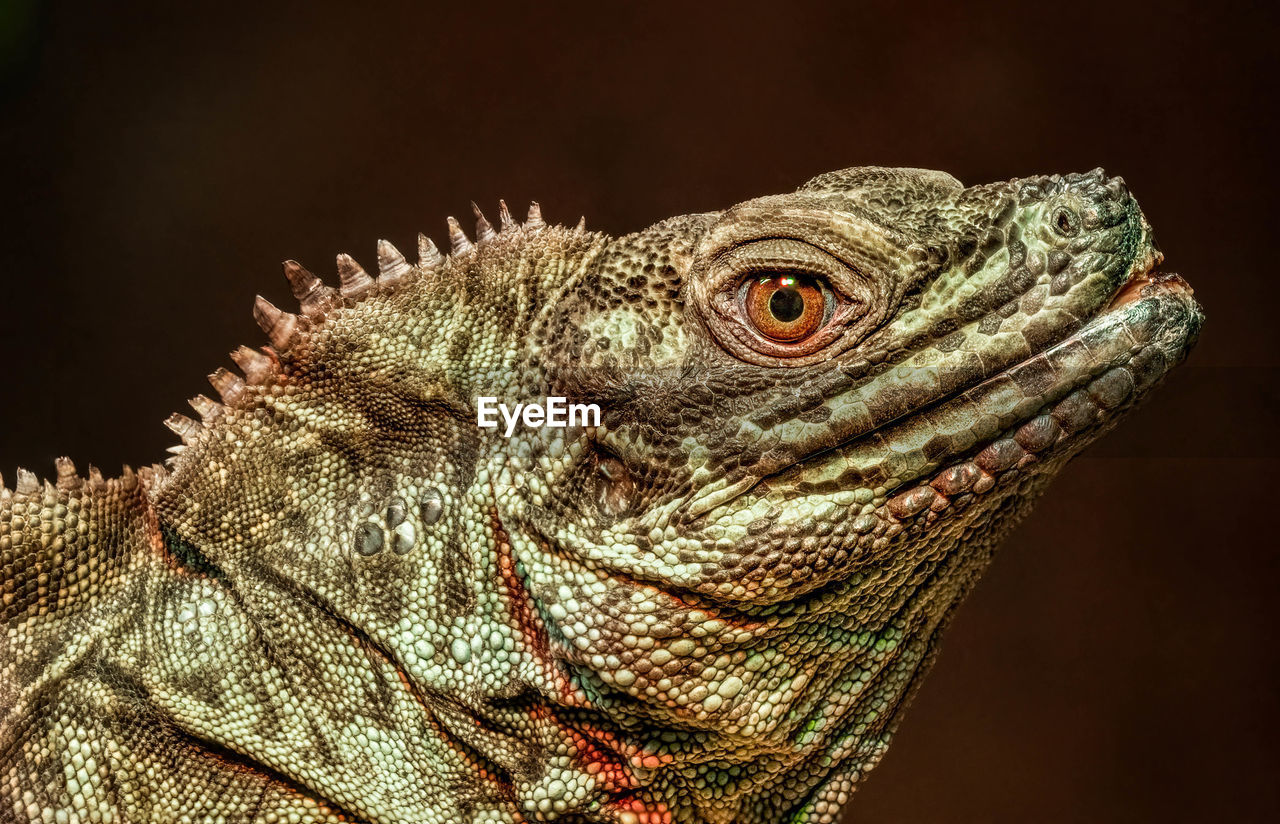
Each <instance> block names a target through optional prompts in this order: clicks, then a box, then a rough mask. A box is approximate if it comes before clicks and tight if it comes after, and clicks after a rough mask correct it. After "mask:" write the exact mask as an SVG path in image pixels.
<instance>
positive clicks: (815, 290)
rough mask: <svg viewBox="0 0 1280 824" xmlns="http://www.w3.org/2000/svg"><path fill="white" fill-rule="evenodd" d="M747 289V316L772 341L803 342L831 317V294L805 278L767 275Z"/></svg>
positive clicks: (747, 284)
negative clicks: (829, 308)
mask: <svg viewBox="0 0 1280 824" xmlns="http://www.w3.org/2000/svg"><path fill="white" fill-rule="evenodd" d="M743 286H744V289H743V295H742V302H743V306H742V309H743V314H745V315H746V317H747V320H749V321H750V322H751V325H752V326H753V327H755V329H756V331H757V332H759V333H760V334H761V335H764V336H765V337H766V338H769V339H770V340H775V341H778V342H780V343H795V342H797V341H802V340H804V339H805V338H807V337H809V336H810V335H812V334H813V333H814V332H816V331H818V330H819V329H820V328H822V325H823V324H824V323H825V322H826V320H827V317H828V315H829V314H830V313H829V312H828V304H829V303H830V301H829V300H828V299H827V294H828V293H827V292H826V291H824V289H823V288H822V285H821V284H820V283H819V282H817V281H815V280H814V279H813V278H810V277H807V276H805V275H792V274H780V273H766V274H762V275H758V276H756V277H753V278H750V279H748V280H747V281H746V282H745V283H744V284H743Z"/></svg>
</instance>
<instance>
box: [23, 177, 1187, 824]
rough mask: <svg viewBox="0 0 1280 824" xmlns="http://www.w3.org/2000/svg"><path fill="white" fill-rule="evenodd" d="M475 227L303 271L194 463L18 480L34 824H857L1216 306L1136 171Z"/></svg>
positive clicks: (851, 182) (232, 376)
mask: <svg viewBox="0 0 1280 824" xmlns="http://www.w3.org/2000/svg"><path fill="white" fill-rule="evenodd" d="M476 215H477V228H476V231H475V236H474V239H473V238H470V237H468V236H467V234H466V233H465V232H464V231H463V230H462V229H461V227H460V226H459V224H458V222H457V221H456V220H455V219H453V218H449V221H448V224H449V234H450V248H449V252H448V254H443V253H441V252H440V251H439V250H438V249H437V247H436V246H435V245H434V243H433V242H432V241H431V240H429V239H427V238H425V237H421V236H420V238H419V247H420V248H419V250H418V260H417V263H416V264H410V263H409V262H408V261H407V260H406V259H405V257H404V256H403V255H402V254H401V253H400V252H398V251H397V250H396V249H395V248H394V247H393V246H392V245H390V244H389V243H386V242H385V241H384V242H380V243H379V245H378V270H377V275H376V276H375V275H370V274H369V273H368V272H366V271H365V269H364V268H362V267H361V266H360V264H358V263H357V262H356V261H355V260H354V259H353V258H351V257H350V256H348V255H339V256H338V258H337V274H338V280H339V283H338V285H337V286H336V287H335V286H332V285H328V284H326V283H324V282H323V281H322V280H321V279H320V278H318V277H317V276H315V275H313V274H312V273H311V272H310V271H308V270H307V269H305V268H304V267H302V266H301V265H299V264H298V263H296V262H293V261H289V262H286V263H285V264H284V271H285V275H286V276H287V278H288V280H289V282H290V284H291V287H292V291H293V293H294V295H295V297H296V298H297V299H298V300H299V302H300V308H299V309H298V310H297V311H296V312H287V311H283V310H281V309H279V308H277V307H275V306H273V305H272V304H271V303H269V302H268V301H266V300H265V299H263V298H261V297H259V298H258V299H257V302H256V304H255V307H254V314H255V317H256V319H257V321H258V323H259V324H260V325H261V326H262V328H263V329H264V331H265V333H266V335H267V337H268V339H269V345H267V346H262V347H259V348H256V349H255V348H249V347H240V348H239V349H237V350H236V351H235V352H234V353H233V354H232V358H233V360H234V361H235V363H236V364H237V365H238V367H239V369H240V371H239V372H238V373H237V372H233V371H231V370H228V369H225V368H222V369H218V370H217V371H216V372H214V373H213V374H212V375H211V376H210V380H211V382H212V384H213V386H214V387H215V388H216V390H217V393H218V395H219V399H218V400H214V399H211V398H208V397H205V396H198V397H196V398H195V399H193V401H192V402H191V403H192V406H193V407H194V408H195V410H196V411H197V412H198V413H199V416H200V419H199V420H196V419H193V418H188V417H185V416H182V415H175V416H174V417H172V418H170V419H169V421H168V422H167V423H168V425H169V426H170V428H172V429H173V430H174V431H175V432H176V433H177V434H178V435H179V436H180V438H181V441H182V443H181V444H180V445H177V446H175V447H173V448H172V450H171V451H173V452H174V453H175V454H174V455H173V456H172V457H171V458H169V459H168V464H167V465H153V466H151V467H149V468H144V469H140V470H138V471H133V470H131V469H129V468H128V467H126V468H125V470H124V472H123V474H122V475H121V476H120V477H117V478H113V479H105V478H104V477H103V476H102V474H101V473H100V472H99V471H98V470H97V469H94V468H90V469H89V471H88V473H87V476H85V477H81V476H80V475H79V474H78V472H77V470H76V468H75V466H74V464H73V463H72V462H71V461H70V460H68V459H65V458H63V459H60V460H58V461H57V466H56V469H57V476H56V480H55V481H54V482H53V483H50V482H49V481H44V482H43V483H42V482H41V481H40V480H38V479H37V477H36V476H35V475H34V474H33V473H31V472H28V471H25V470H20V471H19V473H18V476H17V481H16V484H15V486H14V488H13V489H7V488H5V489H4V491H3V492H0V576H2V578H0V579H2V580H3V600H2V601H0V616H2V618H3V621H2V622H0V623H3V626H4V631H5V644H4V647H3V649H0V707H3V709H2V710H0V787H2V788H3V792H2V793H0V795H2V796H3V799H2V802H3V806H0V819H3V820H10V821H42V822H139V821H164V822H197V821H217V822H321V821H326V822H327V821H363V822H423V824H439V823H442V822H524V821H559V822H567V823H569V824H572V822H615V823H616V824H641V822H644V823H645V824H677V823H681V824H683V823H686V822H714V823H717V824H718V823H722V822H743V823H744V824H750V823H751V822H770V823H771V822H783V821H785V822H834V821H836V820H838V818H839V816H840V815H841V809H842V808H843V807H844V806H845V805H846V803H847V802H848V800H849V798H850V796H851V795H852V793H853V792H854V790H855V788H856V786H857V784H858V783H859V781H861V780H862V779H863V778H864V777H865V776H866V774H867V773H868V771H869V770H871V769H872V767H873V766H874V765H875V764H876V763H877V761H878V760H879V759H880V758H881V756H882V755H883V753H884V752H885V750H886V747H887V746H888V742H889V740H890V737H891V735H892V733H893V731H894V729H895V727H896V725H897V723H898V721H899V720H900V718H901V715H902V711H903V708H904V707H905V706H906V704H907V703H908V701H909V699H910V697H911V695H912V693H913V692H914V690H915V689H916V688H917V686H918V685H919V682H920V679H921V677H922V675H923V674H924V673H925V672H926V671H927V670H928V668H929V666H930V665H931V663H932V661H933V659H934V657H935V654H936V650H937V648H938V639H939V637H940V634H941V633H942V631H943V629H944V628H945V626H946V625H947V623H948V619H949V618H950V616H951V615H952V613H953V611H954V610H955V608H956V606H957V604H958V603H959V602H960V601H961V600H962V599H963V598H964V596H965V595H966V594H967V593H968V592H969V591H970V590H971V588H972V587H973V585H974V582H975V581H976V580H977V578H978V577H979V576H980V574H981V573H982V571H983V570H984V569H985V567H986V565H987V564H988V562H989V560H990V559H991V557H992V555H993V552H994V550H995V548H996V546H997V545H998V543H999V542H1000V540H1001V538H1002V537H1003V536H1004V535H1005V534H1007V533H1008V531H1009V530H1010V528H1011V527H1012V526H1013V525H1014V524H1015V523H1016V522H1017V521H1018V520H1019V519H1020V518H1021V517H1023V515H1025V514H1026V512H1027V511H1028V509H1029V507H1030V506H1031V504H1032V502H1033V501H1034V499H1035V498H1036V496H1037V495H1038V494H1039V493H1040V492H1041V491H1042V490H1043V489H1044V487H1045V486H1046V484H1047V483H1048V481H1049V480H1050V479H1051V478H1052V477H1053V476H1054V475H1055V474H1056V473H1057V472H1058V471H1059V470H1060V469H1061V468H1062V466H1063V465H1064V464H1065V463H1066V462H1067V461H1068V460H1069V459H1070V458H1071V457H1072V456H1074V455H1076V454H1078V453H1079V452H1080V451H1081V450H1082V449H1083V448H1084V447H1085V446H1086V445H1087V444H1089V443H1090V442H1092V441H1093V440H1095V439H1096V438H1097V437H1098V436H1099V435H1101V434H1102V433H1103V432H1105V431H1107V430H1108V429H1110V428H1111V427H1113V426H1114V425H1115V423H1116V422H1117V421H1118V420H1119V419H1120V418H1121V417H1122V416H1123V415H1124V414H1125V413H1126V412H1127V411H1128V410H1129V409H1131V408H1132V407H1133V406H1134V404H1135V403H1136V402H1137V401H1138V400H1140V399H1141V398H1143V397H1145V396H1146V395H1147V394H1148V392H1149V390H1150V389H1151V387H1152V386H1154V385H1155V384H1156V383H1157V382H1158V381H1159V380H1160V379H1161V378H1162V377H1163V376H1164V375H1165V374H1166V373H1167V372H1168V371H1169V370H1170V369H1171V368H1172V367H1173V366H1174V365H1175V364H1177V363H1178V362H1179V361H1181V360H1182V359H1183V358H1184V357H1185V355H1186V354H1187V352H1188V350H1189V348H1190V347H1191V346H1192V344H1193V342H1194V340H1195V338H1196V336H1197V335H1198V331H1199V328H1200V325H1201V322H1202V312H1201V309H1200V307H1199V306H1198V304H1197V302H1196V301H1195V300H1194V298H1193V297H1192V292H1191V289H1190V287H1189V286H1187V284H1186V282H1185V281H1183V280H1182V279H1181V278H1180V277H1179V276H1177V275H1174V274H1169V273H1165V272H1162V271H1161V270H1160V269H1159V268H1158V267H1159V266H1160V264H1161V263H1162V261H1163V256H1162V254H1161V252H1160V251H1159V250H1158V248H1157V246H1156V245H1155V241H1154V237H1153V235H1152V231H1151V227H1150V225H1149V223H1148V222H1147V220H1146V218H1145V217H1144V216H1143V213H1142V211H1141V210H1140V208H1139V207H1138V205H1137V202H1136V200H1135V199H1134V198H1133V196H1132V195H1131V193H1130V192H1129V189H1128V187H1127V186H1126V185H1125V183H1124V182H1123V180H1122V179H1120V178H1118V177H1109V176H1107V175H1106V174H1105V173H1104V172H1103V171H1102V170H1100V169H1099V170H1094V171H1092V172H1089V173H1084V174H1068V175H1049V176H1036V177H1027V178H1021V179H1014V180H1009V181H1004V182H998V183H992V184H985V185H978V186H970V187H965V186H964V185H962V184H961V183H960V182H959V181H957V180H956V179H955V178H953V177H951V176H950V175H947V174H944V173H941V172H934V171H926V170H919V169H892V168H881V167H859V168H852V169H845V170H842V171H837V172H832V173H828V174H823V175H821V176H819V177H816V178H814V179H813V180H811V181H809V182H808V183H806V184H804V185H803V186H801V187H800V188H799V189H798V190H796V191H795V192H793V193H790V194H783V195H771V196H765V197H760V198H756V199H752V200H748V201H745V202H743V203H740V204H738V205H735V206H733V207H731V208H728V209H725V210H723V211H717V212H708V213H699V214H691V215H686V216H682V217H676V218H672V219H669V220H664V221H662V222H659V223H657V224H655V225H653V226H651V227H650V228H648V229H645V230H643V231H640V232H638V233H635V234H630V235H625V236H621V237H611V236H608V235H605V234H603V233H599V232H592V231H588V230H587V229H586V228H585V225H584V224H582V223H579V224H578V225H577V226H567V225H565V226H560V225H549V224H548V223H547V222H545V221H544V220H543V218H542V215H541V209H540V207H539V206H538V204H536V203H534V204H533V205H532V206H531V207H530V210H529V214H528V217H527V219H525V220H524V221H523V222H520V221H518V220H516V219H514V218H513V217H512V216H511V214H510V212H509V211H508V209H507V207H506V205H505V203H504V204H501V206H500V220H499V221H498V225H497V226H496V227H495V226H494V225H492V224H490V223H489V221H488V220H487V219H486V218H485V217H484V215H483V214H482V213H481V211H480V210H479V209H478V208H477V209H476ZM481 397H489V398H496V399H501V400H503V401H506V402H515V403H521V404H525V405H526V406H525V407H524V408H525V410H526V411H525V413H524V417H523V418H522V419H521V420H520V423H524V424H529V425H523V426H521V425H515V426H512V427H506V428H504V427H498V428H485V427H482V426H479V425H478V419H477V412H476V410H477V403H478V399H479V398H481ZM549 398H566V399H569V400H571V401H573V402H581V403H584V404H585V403H593V404H596V405H597V408H598V409H599V410H600V412H601V414H600V416H599V419H598V420H590V419H588V418H587V417H586V416H583V417H581V418H580V419H578V420H576V421H570V422H569V425H565V426H558V427H557V426H536V425H533V424H536V423H537V422H538V418H537V416H536V415H535V416H534V418H533V423H532V424H531V423H530V417H529V415H528V409H529V408H530V407H529V405H530V404H534V403H538V402H540V401H542V400H545V399H549ZM0 487H3V484H2V483H0Z"/></svg>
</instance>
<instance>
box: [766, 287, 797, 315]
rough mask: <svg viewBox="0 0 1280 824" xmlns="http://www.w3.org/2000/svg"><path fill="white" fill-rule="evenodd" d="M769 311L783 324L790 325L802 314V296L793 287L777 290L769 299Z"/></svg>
mask: <svg viewBox="0 0 1280 824" xmlns="http://www.w3.org/2000/svg"><path fill="white" fill-rule="evenodd" d="M769 311H770V312H772V313H773V316H774V317H775V318H777V319H778V320H780V321H782V322H783V323H790V322H791V321H793V320H795V319H796V318H798V317H800V316H801V315H803V314H804V295H801V294H800V290H798V289H796V288H795V287H794V286H787V287H785V288H782V289H779V290H778V291H776V292H774V293H773V295H771V296H770V298H769Z"/></svg>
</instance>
